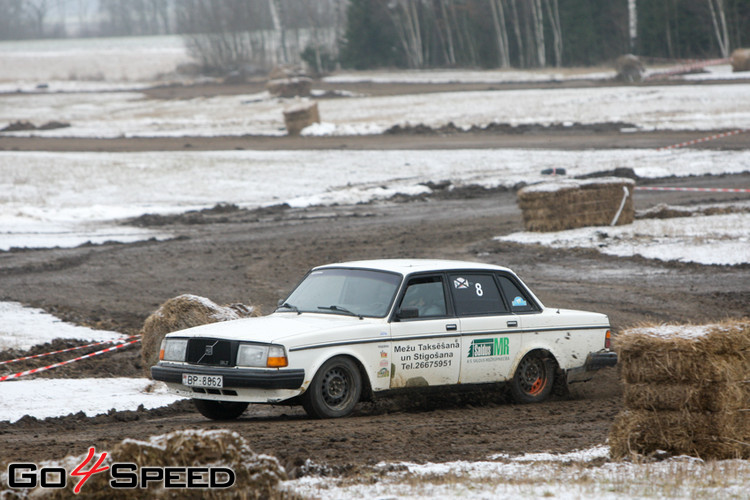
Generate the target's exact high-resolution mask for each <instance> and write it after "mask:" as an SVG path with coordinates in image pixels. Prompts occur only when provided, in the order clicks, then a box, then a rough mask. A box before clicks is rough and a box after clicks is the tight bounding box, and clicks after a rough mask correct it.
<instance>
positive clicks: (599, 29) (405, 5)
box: [342, 0, 750, 68]
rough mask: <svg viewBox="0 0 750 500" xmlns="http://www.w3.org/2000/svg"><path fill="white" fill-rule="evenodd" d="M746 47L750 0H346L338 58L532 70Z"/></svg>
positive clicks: (362, 64) (356, 62) (722, 53)
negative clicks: (623, 56)
mask: <svg viewBox="0 0 750 500" xmlns="http://www.w3.org/2000/svg"><path fill="white" fill-rule="evenodd" d="M632 14H635V15H636V16H637V18H633V19H632V20H631V15H632ZM631 21H632V22H633V23H634V24H631ZM631 27H632V28H633V29H634V30H637V31H636V33H637V35H636V36H635V37H634V39H633V40H631ZM743 44H744V45H748V44H750V0H660V1H657V2H646V1H643V0H389V1H381V0H350V8H349V20H348V30H347V34H346V37H345V44H344V47H343V48H342V63H344V64H345V65H348V66H352V67H356V68H366V67H372V66H378V65H382V66H389V65H397V66H404V67H410V68H427V67H465V66H472V67H475V66H482V67H500V68H504V67H509V66H513V67H520V68H530V67H543V66H562V65H591V64H596V63H601V62H603V61H608V60H611V59H614V58H615V57H617V56H619V55H621V54H624V53H628V52H635V53H637V54H639V55H643V56H649V57H663V58H672V59H683V58H706V57H727V56H728V55H729V53H730V52H731V49H732V48H736V47H740V46H742V45H743Z"/></svg>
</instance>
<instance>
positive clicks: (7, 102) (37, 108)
mask: <svg viewBox="0 0 750 500" xmlns="http://www.w3.org/2000/svg"><path fill="white" fill-rule="evenodd" d="M748 93H750V84H740V83H738V84H717V85H679V86H647V87H640V86H636V87H598V88H569V89H554V90H550V89H523V90H504V91H477V92H444V93H428V94H409V95H395V96H376V97H372V96H357V97H350V98H346V99H323V100H319V101H318V109H319V113H320V118H321V120H322V121H323V123H324V124H326V125H325V127H316V128H314V129H311V130H310V131H308V132H307V133H310V134H312V133H314V134H316V135H366V134H381V133H383V132H384V131H386V130H388V129H389V128H391V127H393V126H395V125H399V126H402V127H408V126H413V125H426V126H428V127H433V128H438V127H441V126H444V125H447V124H448V123H453V124H454V125H455V126H457V127H459V128H462V129H468V128H471V127H472V126H486V125H488V124H492V123H500V124H510V125H537V124H539V125H552V124H564V123H570V124H572V123H581V124H594V123H607V122H623V123H630V124H633V126H634V127H635V130H718V129H745V128H750V100H748V99H746V98H745V96H747V95H748ZM295 102H296V101H294V100H290V99H279V98H275V97H271V96H270V95H267V94H265V95H264V94H253V95H233V96H214V97H196V98H193V99H180V100H154V99H148V98H146V97H145V96H144V95H143V94H140V93H138V92H114V93H113V92H91V93H67V94H66V93H48V94H37V95H34V97H33V99H32V98H21V97H19V96H17V95H8V94H6V95H0V128H3V127H4V126H6V125H7V124H9V123H12V122H14V121H17V120H28V121H31V122H32V123H33V124H35V125H37V126H39V125H41V124H43V123H47V122H49V121H51V120H56V121H60V122H66V123H70V127H66V128H59V129H54V130H46V131H39V130H34V131H18V132H5V133H4V135H16V136H42V137H106V138H111V137H184V136H203V137H213V136H241V135H246V134H251V135H268V136H278V135H286V128H285V125H284V118H283V111H284V109H285V108H286V107H287V106H289V105H290V104H293V103H295Z"/></svg>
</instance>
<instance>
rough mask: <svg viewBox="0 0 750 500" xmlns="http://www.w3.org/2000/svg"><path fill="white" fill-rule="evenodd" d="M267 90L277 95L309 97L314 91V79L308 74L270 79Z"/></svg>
mask: <svg viewBox="0 0 750 500" xmlns="http://www.w3.org/2000/svg"><path fill="white" fill-rule="evenodd" d="M266 90H268V92H269V93H270V94H271V95H274V96H276V97H308V96H309V95H310V92H311V91H312V79H310V78H308V77H306V76H295V77H293V78H279V79H276V80H269V81H268V83H266Z"/></svg>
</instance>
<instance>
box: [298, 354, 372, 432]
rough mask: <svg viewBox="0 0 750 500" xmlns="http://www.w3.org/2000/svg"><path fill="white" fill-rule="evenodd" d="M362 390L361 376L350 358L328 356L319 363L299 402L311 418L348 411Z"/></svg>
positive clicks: (352, 408) (342, 414) (342, 413)
mask: <svg viewBox="0 0 750 500" xmlns="http://www.w3.org/2000/svg"><path fill="white" fill-rule="evenodd" d="M361 394H362V376H361V375H360V373H359V369H358V368H357V365H356V364H355V363H354V361H352V360H351V359H349V358H346V357H343V356H339V357H335V358H331V359H329V360H328V361H326V362H325V363H323V366H321V367H320V369H319V370H318V372H317V373H316V374H315V377H313V379H312V382H310V386H309V387H308V388H307V390H306V391H305V392H304V393H303V394H302V406H303V407H304V408H305V411H306V412H307V414H308V415H310V416H311V417H313V418H338V417H345V416H347V415H349V414H350V413H351V412H352V410H354V406H355V405H356V404H357V402H359V397H360V395H361Z"/></svg>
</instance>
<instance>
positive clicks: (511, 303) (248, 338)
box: [151, 260, 617, 419]
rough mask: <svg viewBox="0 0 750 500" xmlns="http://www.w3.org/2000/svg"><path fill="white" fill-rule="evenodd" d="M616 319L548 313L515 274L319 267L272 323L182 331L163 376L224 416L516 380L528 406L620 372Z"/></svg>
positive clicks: (433, 265) (165, 347)
mask: <svg viewBox="0 0 750 500" xmlns="http://www.w3.org/2000/svg"><path fill="white" fill-rule="evenodd" d="M609 347H610V330H609V320H608V319H607V316H605V315H604V314H598V313H593V312H583V311H574V310H566V309H558V308H554V307H545V306H544V305H543V304H542V303H541V301H540V300H539V299H538V298H537V297H536V296H535V295H534V294H533V293H532V292H531V290H529V288H528V287H526V285H525V284H524V283H523V282H522V281H521V280H520V279H519V278H518V276H516V274H515V273H513V271H511V270H510V269H507V268H504V267H500V266H494V265H487V264H479V263H472V262H456V261H440V260H372V261H359V262H344V263H339V264H330V265H326V266H320V267H316V268H314V269H312V270H311V271H309V272H308V273H307V275H306V276H305V277H304V279H303V280H302V281H301V282H300V284H299V285H297V287H296V288H295V289H294V290H293V291H292V292H291V294H290V295H289V296H288V297H287V298H286V299H283V300H281V301H280V302H279V307H278V308H277V309H276V311H275V312H274V313H273V314H271V315H269V316H265V317H260V318H246V319H239V320H234V321H228V322H223V323H213V324H209V325H203V326H198V327H195V328H190V329H187V330H182V331H178V332H173V333H170V334H168V335H167V336H166V337H165V338H164V341H163V342H162V346H161V352H160V357H159V359H160V361H159V363H158V364H157V365H156V366H154V367H152V368H151V373H152V376H153V378H154V379H155V380H161V381H164V382H166V384H167V385H168V386H169V388H170V389H171V390H173V391H175V392H176V393H178V394H180V395H183V396H186V397H189V398H192V399H193V400H194V402H195V406H196V407H197V409H198V410H199V411H200V412H201V413H202V414H203V415H204V416H206V417H208V418H212V419H232V418H237V417H238V416H240V415H241V414H242V412H244V411H245V409H246V408H247V406H248V404H249V403H271V404H302V406H303V407H304V409H305V411H306V412H307V413H308V414H309V415H310V416H312V417H317V418H332V417H343V416H346V415H348V414H350V413H351V412H352V410H353V409H354V406H355V405H356V404H357V402H359V401H360V400H363V399H368V400H369V399H372V398H373V397H375V396H379V395H383V394H386V393H388V392H390V391H393V390H409V389H412V388H413V389H415V390H418V389H419V388H422V387H425V386H431V387H435V386H443V387H445V386H455V385H457V384H461V385H462V386H468V385H480V384H498V383H504V385H506V386H508V387H509V389H510V393H511V395H512V396H513V398H514V399H515V400H516V401H517V402H520V403H534V402H539V401H543V400H545V399H546V398H547V397H548V396H549V395H550V393H551V391H552V387H553V383H555V382H556V379H557V383H558V384H560V383H562V384H563V386H564V384H567V383H572V382H576V381H583V380H588V379H590V378H591V374H592V372H593V371H595V370H597V369H599V368H602V367H604V366H612V365H614V364H615V363H616V362H617V357H616V354H615V353H614V352H611V351H610V349H609Z"/></svg>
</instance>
